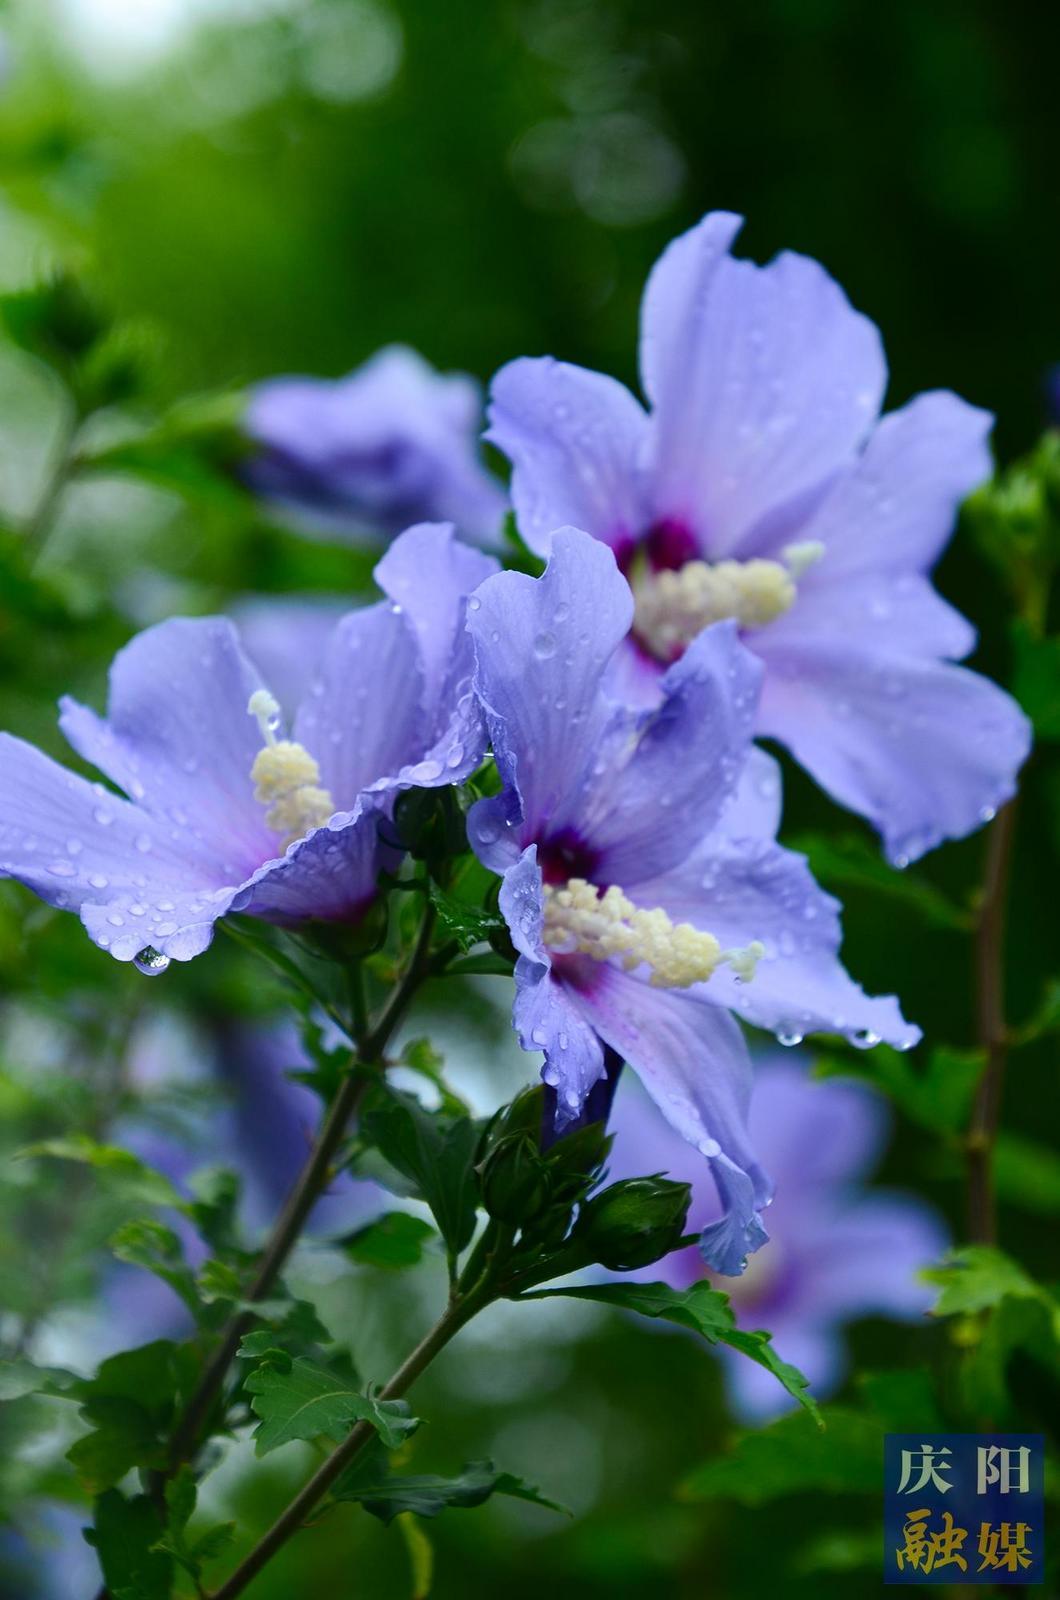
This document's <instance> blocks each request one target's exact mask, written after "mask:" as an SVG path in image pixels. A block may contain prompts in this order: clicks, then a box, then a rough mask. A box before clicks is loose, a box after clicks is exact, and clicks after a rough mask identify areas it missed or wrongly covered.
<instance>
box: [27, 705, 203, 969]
mask: <svg viewBox="0 0 1060 1600" xmlns="http://www.w3.org/2000/svg"><path fill="white" fill-rule="evenodd" d="M0 771H2V773H3V776H2V778H0V873H2V874H3V876H5V877H10V878H17V879H18V880H19V882H20V883H24V884H25V885H26V886H27V888H30V889H32V890H33V892H34V893H35V894H38V895H40V897H41V899H42V900H45V901H47V903H48V904H49V905H53V906H58V907H60V908H61V909H63V910H72V911H76V910H80V909H81V907H82V905H83V904H84V903H85V902H86V901H90V902H91V901H99V902H101V903H105V902H106V901H107V900H108V899H109V898H110V897H111V896H112V895H118V896H120V895H122V894H125V895H128V896H131V897H132V898H134V899H135V897H136V896H137V894H139V893H143V894H152V895H157V894H159V893H161V894H165V893H166V892H168V891H169V890H171V889H172V890H174V891H176V890H184V889H195V888H197V887H198V886H199V885H200V884H202V883H203V877H202V873H201V870H200V869H199V867H198V864H197V863H196V862H194V861H190V860H189V859H188V857H187V855H186V853H185V851H184V849H183V845H182V841H181V839H180V838H179V836H178V838H177V840H174V839H173V838H172V837H171V836H170V831H169V829H168V828H167V827H166V826H165V825H164V824H163V823H161V822H160V821H159V820H158V819H157V818H155V817H151V816H148V815H147V814H146V813H145V812H144V811H143V810H141V808H140V807H139V806H137V805H134V804H132V803H131V802H130V801H128V800H125V799H123V798H122V797H121V796H120V795H116V794H113V793H112V792H111V791H110V790H108V789H105V788H104V787H103V785H102V784H94V783H89V782H88V781H87V780H86V779H84V778H81V777H78V776H77V775H76V773H73V772H68V771H67V770H66V769H65V768H64V767H61V766H60V765H59V764H58V762H55V761H52V760H51V759H50V758H49V757H48V756H45V755H43V754H42V753H41V752H40V751H39V750H37V749H36V748H35V747H34V746H33V745H31V744H26V743H25V742H24V741H23V740H21V739H16V738H14V737H13V736H12V735H11V734H8V733H0ZM207 881H209V880H207ZM222 882H223V879H221V878H215V879H214V880H213V884H214V886H217V885H219V884H220V883H222ZM146 942H147V941H146V940H141V943H146Z"/></svg>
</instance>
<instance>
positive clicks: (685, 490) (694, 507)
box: [641, 212, 886, 558]
mask: <svg viewBox="0 0 1060 1600" xmlns="http://www.w3.org/2000/svg"><path fill="white" fill-rule="evenodd" d="M738 226H739V221H738V219H737V218H735V217H733V216H731V215H730V214H728V213H725V212H716V213H713V214H711V215H710V216H707V217H706V218H704V220H703V221H702V222H701V223H699V224H698V226H697V227H695V228H693V229H692V230H691V231H690V232H689V233H686V234H684V235H683V236H682V237H681V238H679V239H676V240H674V242H673V243H672V244H671V245H670V246H669V247H668V248H667V250H666V251H665V252H664V253H663V255H662V257H661V258H660V260H659V261H658V263H657V264H656V266H655V268H654V270H653V272H652V274H651V277H650V278H649V280H648V286H647V289H646V291H645V301H644V310H643V335H642V349H641V367H642V373H643V382H644V387H645V389H646V391H647V393H648V395H649V398H650V399H651V401H652V405H653V412H652V441H653V449H652V465H653V467H654V485H653V493H654V496H655V501H654V505H653V507H652V510H653V513H654V518H655V519H663V518H665V519H670V520H673V521H676V522H678V523H680V524H682V525H684V526H686V527H688V528H689V529H691V530H692V531H693V532H695V533H696V534H697V535H698V539H699V543H700V546H701V548H702V550H703V551H704V553H705V554H707V555H708V556H709V557H712V558H717V557H718V556H724V555H733V554H735V555H739V556H740V557H744V558H746V557H747V556H749V555H753V554H757V553H759V552H760V551H761V550H762V549H765V548H768V547H769V545H770V543H771V542H772V541H774V540H775V539H776V538H778V537H784V536H785V535H787V536H788V537H794V536H795V530H796V529H797V528H798V526H799V524H800V523H802V522H803V521H804V520H805V518H806V515H807V512H808V511H809V510H810V509H811V507H812V506H813V505H815V504H816V503H817V501H818V500H819V498H820V497H821V495H822V494H823V492H824V491H825V490H826V488H827V487H828V485H829V483H830V482H831V481H832V479H833V478H834V477H835V475H836V474H837V473H838V472H839V471H840V470H841V469H842V468H843V467H844V466H845V465H847V463H848V462H849V461H850V460H851V459H852V457H853V455H854V452H855V451H856V450H857V448H858V446H859V445H860V444H861V443H862V441H863V440H864V438H865V437H866V435H867V433H868V431H869V429H870V428H871V426H872V424H873V422H874V421H875V419H876V416H877V414H878V412H879V406H880V401H881V399H882V395H883V389H884V384H885V381H886V366H885V363H884V358H883V351H882V348H881V345H880V339H879V334H878V333H877V331H876V329H875V327H874V326H873V325H872V323H871V322H869V321H868V319H867V318H866V317H863V316H861V315H859V314H858V313H857V312H855V311H854V310H852V308H851V306H850V303H849V301H848V300H847V298H846V296H845V295H844V294H843V292H842V290H841V289H840V288H839V286H838V284H836V283H835V282H834V280H833V279H832V278H830V277H829V275H828V274H827V273H826V272H825V271H824V269H823V268H822V267H821V266H819V265H818V264H817V262H815V261H811V260H809V259H808V258H807V257H805V256H799V255H793V254H791V253H784V254H782V255H779V256H777V257H776V259H775V260H774V261H772V262H770V264H769V265H768V266H765V267H758V266H756V265H755V264H754V263H753V262H750V261H743V260H741V261H737V260H734V259H733V258H732V257H730V256H729V255H727V254H726V251H727V248H728V245H729V243H730V241H731V240H732V238H733V236H734V235H735V232H736V230H737V228H738Z"/></svg>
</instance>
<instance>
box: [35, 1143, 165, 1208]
mask: <svg viewBox="0 0 1060 1600" xmlns="http://www.w3.org/2000/svg"><path fill="white" fill-rule="evenodd" d="M41 1156H53V1157H54V1158H55V1159H56V1160H59V1161H81V1162H84V1163H85V1164H86V1165H87V1166H90V1167H93V1168H95V1170H96V1171H97V1172H100V1173H103V1174H104V1175H105V1176H106V1177H108V1178H112V1179H114V1180H116V1181H117V1182H119V1183H120V1184H121V1185H122V1187H123V1189H124V1190H125V1192H127V1193H129V1194H130V1195H131V1196H132V1197H134V1198H136V1199H138V1200H141V1201H142V1202H143V1203H144V1204H145V1205H158V1206H180V1205H181V1204H182V1201H181V1197H180V1195H179V1194H178V1193H177V1191H176V1189H175V1188H174V1187H173V1185H172V1184H171V1183H170V1181H169V1179H168V1178H167V1177H165V1176H164V1174H162V1173H161V1172H156V1171H155V1169H154V1168H153V1167H149V1166H147V1164H146V1163H145V1162H143V1161H141V1160H140V1158H139V1157H138V1156H134V1155H133V1154H132V1152H131V1151H130V1150H122V1149H121V1148H120V1147H119V1146H118V1145H113V1144H100V1143H99V1142H98V1141H97V1140H95V1139H91V1138H89V1136H88V1134H87V1133H75V1134H71V1135H70V1136H69V1137H68V1138H65V1139H44V1140H42V1141H41V1142H40V1143H39V1144H31V1145H27V1146H26V1147H25V1148H24V1149H22V1150H19V1151H18V1152H17V1157H16V1158H17V1159H24V1160H30V1159H37V1158H39V1157H41Z"/></svg>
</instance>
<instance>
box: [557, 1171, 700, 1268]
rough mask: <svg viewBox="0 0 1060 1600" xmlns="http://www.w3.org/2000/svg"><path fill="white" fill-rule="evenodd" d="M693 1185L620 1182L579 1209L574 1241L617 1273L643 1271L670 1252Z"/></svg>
mask: <svg viewBox="0 0 1060 1600" xmlns="http://www.w3.org/2000/svg"><path fill="white" fill-rule="evenodd" d="M691 1199H692V1190H691V1186H690V1185H689V1184H687V1183H674V1182H672V1181H671V1179H669V1178H662V1177H658V1176H656V1177H653V1178H624V1179H623V1180H622V1181H621V1182H619V1183H613V1184H611V1185H610V1187H609V1188H607V1189H602V1190H601V1191H600V1193H599V1194H595V1195H593V1197H592V1199H591V1200H587V1201H586V1202H585V1204H584V1205H583V1206H582V1208H581V1212H580V1214H579V1217H578V1221H577V1224H576V1226H575V1229H574V1235H573V1237H574V1239H575V1240H576V1241H577V1243H578V1244H579V1245H580V1246H581V1247H582V1248H583V1249H585V1250H587V1251H588V1252H589V1253H590V1255H591V1257H592V1259H593V1260H594V1261H598V1262H599V1263H600V1265H601V1266H604V1267H610V1268H611V1269H612V1270H613V1271H615V1272H626V1271H629V1270H630V1269H632V1268H634V1267H646V1266H648V1265H649V1263H650V1262H652V1261H657V1260H658V1259H659V1257H660V1256H664V1255H666V1254H667V1253H668V1252H669V1251H671V1250H673V1249H674V1247H675V1246H676V1245H677V1244H678V1242H679V1240H680V1239H681V1236H682V1234H683V1233H684V1231H685V1218H686V1217H687V1215H688V1207H689V1204H690V1202H691Z"/></svg>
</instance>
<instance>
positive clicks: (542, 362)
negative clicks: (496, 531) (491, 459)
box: [486, 356, 648, 556]
mask: <svg viewBox="0 0 1060 1600" xmlns="http://www.w3.org/2000/svg"><path fill="white" fill-rule="evenodd" d="M489 420H490V426H489V431H488V433H487V434H486V437H487V439H489V440H490V442H491V443H492V444H495V445H496V446H497V448H498V449H499V450H503V451H504V454H505V455H506V456H507V457H508V459H509V460H510V461H511V463H512V469H513V470H512V484H511V495H512V504H513V506H514V507H515V514H516V518H517V520H518V524H519V531H520V533H521V534H522V536H523V538H524V539H525V540H526V542H527V544H528V545H529V546H530V548H531V549H532V550H536V551H537V553H538V554H539V555H543V556H547V555H548V553H549V549H550V547H551V539H552V533H553V531H554V530H555V529H556V528H562V527H564V526H565V525H567V524H568V523H569V524H571V525H573V526H574V527H577V528H584V529H585V531H586V532H587V533H591V534H593V535H594V536H595V537H596V538H597V539H603V540H604V541H605V542H606V543H607V544H609V545H611V546H612V547H613V548H619V547H621V546H622V545H624V544H625V543H626V542H627V541H628V540H630V539H633V538H636V536H637V535H638V534H639V533H641V532H642V531H643V529H644V527H645V523H646V518H645V510H646V505H647V500H646V495H645V491H644V487H643V485H642V482H641V480H640V477H639V474H638V463H639V462H640V460H641V458H642V456H643V454H644V448H645V443H646V437H647V427H648V424H647V418H646V416H645V414H644V411H643V410H642V408H641V406H640V405H639V404H638V402H637V401H636V400H635V399H634V398H633V396H632V395H631V394H630V392H629V390H628V389H626V388H624V387H623V385H622V384H620V383H617V382H616V381H615V380H614V378H607V377H605V376H604V375H603V374H602V373H599V372H588V371H586V369H585V368H584V367H574V366H570V365H568V364H567V363H566V362H563V361H554V360H553V359H552V357H551V356H541V357H537V358H530V357H523V358H521V359H520V360H518V361H510V362H509V363H508V365H507V366H506V367H502V368H501V370H500V371H499V372H498V373H497V376H496V377H495V378H494V380H493V384H492V387H491V390H490V407H489Z"/></svg>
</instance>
